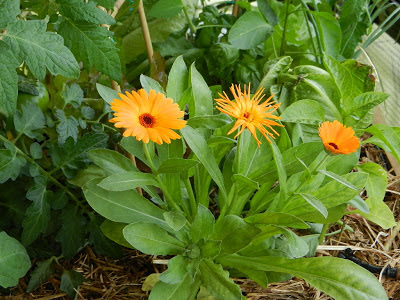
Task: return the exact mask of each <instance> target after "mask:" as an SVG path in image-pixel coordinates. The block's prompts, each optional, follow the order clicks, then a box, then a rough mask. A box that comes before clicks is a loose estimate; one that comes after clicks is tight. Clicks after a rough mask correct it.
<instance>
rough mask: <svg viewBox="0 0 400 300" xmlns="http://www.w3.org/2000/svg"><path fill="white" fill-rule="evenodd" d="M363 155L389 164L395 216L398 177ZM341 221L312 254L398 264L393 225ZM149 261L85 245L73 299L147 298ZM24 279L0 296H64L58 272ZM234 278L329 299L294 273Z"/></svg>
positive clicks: (251, 291) (271, 293) (395, 290)
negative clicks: (274, 278)
mask: <svg viewBox="0 0 400 300" xmlns="http://www.w3.org/2000/svg"><path fill="white" fill-rule="evenodd" d="M362 160H363V161H364V162H367V161H373V162H377V163H380V164H381V165H382V166H384V167H386V168H387V169H388V171H387V172H388V178H389V184H388V187H387V194H386V198H385V202H386V203H387V205H388V206H389V207H390V208H391V210H392V211H393V212H394V215H395V218H396V221H397V220H399V219H400V215H399V212H400V209H399V208H400V176H395V173H394V172H393V170H392V169H391V166H390V164H389V163H388V161H387V160H386V158H385V155H384V154H383V153H382V151H381V150H378V149H376V148H375V147H374V146H372V145H364V146H363V154H362ZM342 220H343V221H344V223H345V224H347V225H348V226H350V227H351V228H353V229H354V232H350V231H344V230H342V228H343V226H340V225H334V226H332V227H331V228H330V229H329V232H335V231H337V233H336V234H334V235H331V236H329V237H327V239H326V241H325V243H324V245H322V246H320V247H319V250H318V251H317V255H325V256H337V255H338V253H339V250H342V249H344V248H347V247H354V249H357V251H355V256H356V257H357V258H358V259H360V260H361V261H364V262H367V263H369V264H371V265H374V266H379V267H386V266H391V267H399V268H400V247H399V246H400V235H399V232H398V229H397V230H396V229H390V230H383V229H382V228H381V227H379V226H377V225H375V224H373V223H371V222H369V221H367V220H366V219H364V218H363V217H361V216H359V215H346V216H345V217H344V218H343V219H342ZM387 247H389V248H387ZM385 249H388V250H385ZM154 260H156V262H157V257H154V256H149V255H143V254H141V253H140V252H138V251H136V250H129V249H126V250H125V255H124V256H123V258H121V259H118V260H111V259H109V258H107V257H104V256H101V255H97V254H95V253H94V252H93V251H92V249H91V248H90V247H87V248H86V249H85V250H84V251H83V252H81V253H80V254H79V255H77V256H76V259H75V260H74V261H73V262H72V263H71V265H70V268H72V269H74V270H76V271H78V272H80V273H82V275H83V276H84V277H85V279H86V281H85V282H84V283H83V284H82V285H81V287H80V289H79V291H78V293H79V295H78V299H115V300H119V299H120V300H123V299H138V300H140V299H148V293H149V292H147V291H143V289H142V286H143V283H144V281H145V279H146V278H147V276H149V275H150V274H152V273H161V272H163V271H164V270H165V265H163V264H159V263H154ZM65 263H67V262H65ZM399 274H400V271H399ZM376 276H377V277H378V278H379V280H380V282H381V283H382V285H383V286H384V288H385V289H386V291H387V294H388V297H389V298H390V299H392V300H400V280H396V279H392V278H387V277H386V276H383V275H382V274H376ZM28 281H29V273H28V276H26V277H25V278H22V279H21V280H20V283H19V285H18V286H17V287H15V288H12V289H11V295H10V296H0V299H7V300H8V299H13V300H14V299H15V300H19V299H36V300H39V299H40V300H51V299H60V300H61V299H66V300H67V299H68V297H67V296H66V294H65V293H64V292H62V291H60V289H59V285H60V275H53V276H51V278H50V279H49V281H48V282H46V283H45V284H43V285H42V286H41V287H40V288H38V289H37V290H35V291H34V292H32V293H30V294H27V293H25V290H26V286H27V283H28ZM235 281H236V282H237V283H238V284H240V286H241V289H242V291H243V294H244V295H245V296H246V297H247V299H249V300H262V299H263V300H269V299H274V300H288V299H299V300H300V299H315V300H317V299H320V300H328V299H331V298H330V297H328V296H326V295H325V294H323V293H320V292H319V291H317V290H315V289H314V288H313V287H311V286H310V285H308V284H307V283H305V282H304V281H303V280H301V279H298V278H293V279H292V280H289V281H286V282H282V283H274V284H270V285H269V286H268V288H267V289H263V288H261V287H259V286H258V285H257V284H256V283H254V282H252V281H250V280H245V279H235ZM145 289H146V288H145ZM226 300H229V299H226ZM349 300H350V299H349Z"/></svg>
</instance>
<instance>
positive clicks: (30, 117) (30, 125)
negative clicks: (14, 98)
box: [14, 103, 46, 139]
mask: <svg viewBox="0 0 400 300" xmlns="http://www.w3.org/2000/svg"><path fill="white" fill-rule="evenodd" d="M45 124H46V119H45V118H44V115H43V112H42V111H41V110H40V108H39V107H38V106H36V105H35V104H33V103H27V104H26V105H25V104H23V105H22V113H21V112H20V111H17V112H16V113H15V115H14V126H15V129H16V130H17V131H18V132H19V133H22V134H25V135H27V136H29V137H30V138H32V139H33V138H36V137H37V136H38V133H37V132H34V131H35V130H37V129H42V128H44V127H45Z"/></svg>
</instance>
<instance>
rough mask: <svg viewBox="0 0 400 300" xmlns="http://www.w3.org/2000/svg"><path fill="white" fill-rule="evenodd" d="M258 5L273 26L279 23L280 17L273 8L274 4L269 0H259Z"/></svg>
mask: <svg viewBox="0 0 400 300" xmlns="http://www.w3.org/2000/svg"><path fill="white" fill-rule="evenodd" d="M257 6H258V9H259V10H260V12H261V13H262V14H263V15H264V18H265V19H266V20H267V21H268V23H269V24H271V26H275V25H276V24H278V23H279V18H278V16H277V15H276V14H275V12H274V10H273V9H272V7H273V6H272V5H271V4H270V3H269V1H268V0H257Z"/></svg>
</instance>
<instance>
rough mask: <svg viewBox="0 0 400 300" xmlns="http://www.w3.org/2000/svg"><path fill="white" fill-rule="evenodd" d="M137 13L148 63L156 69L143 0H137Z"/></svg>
mask: <svg viewBox="0 0 400 300" xmlns="http://www.w3.org/2000/svg"><path fill="white" fill-rule="evenodd" d="M138 14H139V19H140V25H141V27H142V32H143V38H144V43H145V45H146V52H147V58H148V60H149V63H150V65H154V67H155V69H157V68H156V66H155V63H154V56H153V45H152V44H151V38H150V31H149V26H148V25H147V20H146V14H145V12H144V8H143V0H139V6H138Z"/></svg>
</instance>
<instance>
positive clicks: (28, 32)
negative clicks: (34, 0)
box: [3, 20, 80, 80]
mask: <svg viewBox="0 0 400 300" xmlns="http://www.w3.org/2000/svg"><path fill="white" fill-rule="evenodd" d="M46 26H47V24H46V22H45V21H44V20H30V21H25V20H18V21H16V22H13V23H10V24H9V25H8V26H7V34H6V35H5V36H4V37H3V41H5V42H6V43H7V44H9V45H10V46H11V49H12V53H13V54H14V55H15V57H16V58H17V59H18V60H19V62H20V63H22V62H23V61H25V62H26V64H27V65H28V67H29V70H30V71H31V72H32V74H33V75H34V76H35V77H36V78H37V79H39V80H43V79H44V77H45V75H46V68H47V69H48V70H49V71H50V72H51V73H52V74H53V75H62V76H64V77H69V78H78V77H79V73H80V70H79V66H78V62H77V61H76V59H75V57H74V56H73V54H72V53H71V51H70V50H69V49H68V48H67V47H65V46H64V45H63V39H62V37H61V36H60V35H58V34H56V33H54V32H46Z"/></svg>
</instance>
